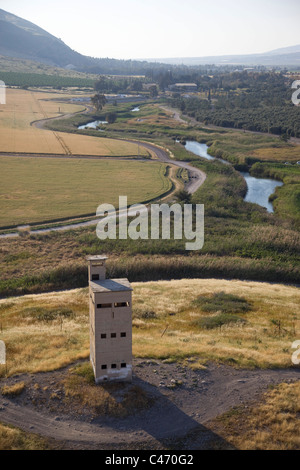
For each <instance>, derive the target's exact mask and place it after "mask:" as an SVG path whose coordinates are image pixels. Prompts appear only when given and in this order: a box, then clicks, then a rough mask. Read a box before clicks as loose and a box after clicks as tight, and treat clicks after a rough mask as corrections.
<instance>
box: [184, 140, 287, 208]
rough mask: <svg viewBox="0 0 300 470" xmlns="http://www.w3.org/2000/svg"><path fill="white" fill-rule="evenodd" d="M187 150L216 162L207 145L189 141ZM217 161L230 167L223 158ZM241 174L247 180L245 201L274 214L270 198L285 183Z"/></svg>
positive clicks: (186, 146)
mask: <svg viewBox="0 0 300 470" xmlns="http://www.w3.org/2000/svg"><path fill="white" fill-rule="evenodd" d="M185 148H186V150H188V151H189V152H192V153H194V154H195V155H198V156H199V157H202V158H206V159H207V160H216V158H215V157H212V156H211V155H209V153H208V146H207V145H206V144H200V143H199V142H195V141H191V140H188V141H187V142H186V145H185ZM217 160H219V161H221V162H222V163H224V164H226V165H230V163H229V162H227V161H226V160H222V159H221V158H218V159H217ZM240 174H241V175H242V176H243V177H244V178H245V180H246V183H247V187H248V191H247V194H246V196H245V198H244V201H245V202H252V203H254V204H259V205H260V206H262V207H265V208H266V209H267V211H268V212H271V213H272V212H274V209H273V205H272V203H271V202H269V197H270V196H271V194H273V193H274V192H275V189H276V188H277V186H282V185H283V183H282V182H281V181H276V180H272V179H266V178H255V177H254V176H251V175H250V174H249V173H245V172H240Z"/></svg>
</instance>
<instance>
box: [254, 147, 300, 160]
mask: <svg viewBox="0 0 300 470" xmlns="http://www.w3.org/2000/svg"><path fill="white" fill-rule="evenodd" d="M251 156H253V157H256V158H258V159H259V160H261V161H269V162H292V163H293V162H297V161H298V160H299V158H300V149H299V145H289V146H286V147H284V148H276V147H270V148H262V149H257V150H254V151H253V152H251Z"/></svg>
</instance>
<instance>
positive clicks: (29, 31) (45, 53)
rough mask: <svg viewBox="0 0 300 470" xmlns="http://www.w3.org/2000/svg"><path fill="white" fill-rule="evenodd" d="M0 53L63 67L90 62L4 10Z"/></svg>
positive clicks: (0, 21) (75, 66)
mask: <svg viewBox="0 0 300 470" xmlns="http://www.w3.org/2000/svg"><path fill="white" fill-rule="evenodd" d="M0 54H1V55H4V56H9V57H18V58H21V59H31V60H38V61H40V62H43V63H46V64H48V65H56V66H60V67H67V68H78V69H81V68H83V67H88V66H90V65H92V63H93V59H92V58H89V57H85V56H82V55H81V54H79V53H78V52H75V51H73V50H72V49H71V48H70V47H68V46H67V45H66V44H65V43H64V42H63V41H61V40H60V39H58V38H56V37H55V36H52V35H51V34H49V33H48V32H47V31H45V30H43V29H41V28H39V27H38V26H36V25H34V24H33V23H30V22H29V21H26V20H23V19H22V18H19V17H17V16H15V15H12V14H10V13H8V12H6V11H4V10H0Z"/></svg>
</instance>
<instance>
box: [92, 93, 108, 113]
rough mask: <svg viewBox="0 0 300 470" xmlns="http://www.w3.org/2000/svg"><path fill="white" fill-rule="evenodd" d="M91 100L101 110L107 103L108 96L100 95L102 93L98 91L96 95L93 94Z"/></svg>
mask: <svg viewBox="0 0 300 470" xmlns="http://www.w3.org/2000/svg"><path fill="white" fill-rule="evenodd" d="M91 102H92V104H93V106H94V107H95V108H96V110H97V111H101V109H102V108H103V106H104V105H105V103H106V98H105V96H104V95H100V93H96V95H94V96H92V98H91Z"/></svg>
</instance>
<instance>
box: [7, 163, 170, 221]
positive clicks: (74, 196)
mask: <svg viewBox="0 0 300 470" xmlns="http://www.w3.org/2000/svg"><path fill="white" fill-rule="evenodd" d="M0 165H1V176H0V181H1V183H0V205H1V213H0V226H1V227H4V226H15V225H22V224H28V223H38V222H43V221H48V220H49V221H50V220H55V219H58V218H60V219H62V218H68V217H75V216H80V215H84V214H96V209H97V207H98V205H99V204H103V203H110V204H113V205H114V206H115V207H118V202H119V195H121V196H122V195H124V196H127V197H128V204H133V203H137V202H143V201H148V200H150V199H153V198H156V197H158V196H160V195H161V194H163V193H165V192H167V191H168V190H169V189H170V188H171V182H170V180H169V179H168V177H167V176H166V174H165V173H166V166H165V165H164V164H161V163H158V162H138V161H124V160H120V161H117V160H110V161H103V160H90V159H76V158H72V159H59V158H55V159H51V158H37V157H0Z"/></svg>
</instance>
